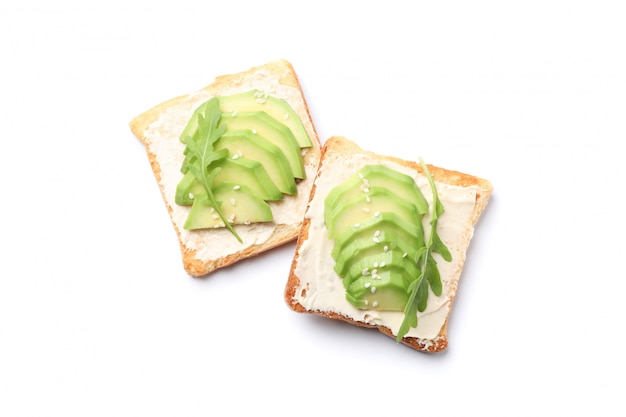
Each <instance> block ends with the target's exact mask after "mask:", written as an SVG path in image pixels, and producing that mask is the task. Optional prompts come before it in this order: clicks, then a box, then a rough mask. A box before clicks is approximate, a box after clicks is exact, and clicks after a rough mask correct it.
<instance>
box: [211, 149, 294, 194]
mask: <svg viewBox="0 0 626 417" xmlns="http://www.w3.org/2000/svg"><path fill="white" fill-rule="evenodd" d="M218 167H219V168H221V171H220V172H219V173H218V174H217V175H216V176H215V180H214V184H215V185H219V184H221V183H223V182H227V183H232V184H238V185H245V186H246V187H248V188H249V189H250V191H252V193H253V194H254V195H256V196H257V197H259V198H260V199H262V200H265V201H276V200H281V199H282V198H283V193H281V192H280V190H279V189H278V188H277V187H276V185H274V183H273V182H272V180H270V177H269V175H267V172H266V171H265V168H264V167H263V165H261V164H260V163H259V162H257V161H253V160H247V159H245V158H238V159H232V158H226V159H222V160H219V161H217V162H215V163H213V164H211V165H210V167H209V169H214V168H218Z"/></svg>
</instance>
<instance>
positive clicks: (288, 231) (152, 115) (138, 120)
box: [130, 59, 321, 277]
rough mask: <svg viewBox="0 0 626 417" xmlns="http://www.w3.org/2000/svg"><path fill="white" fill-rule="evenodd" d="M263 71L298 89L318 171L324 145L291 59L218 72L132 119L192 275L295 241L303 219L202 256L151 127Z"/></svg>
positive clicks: (309, 159) (311, 162)
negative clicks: (183, 220)
mask: <svg viewBox="0 0 626 417" xmlns="http://www.w3.org/2000/svg"><path fill="white" fill-rule="evenodd" d="M261 72H262V73H263V74H265V75H269V77H271V78H272V79H273V80H275V81H276V82H277V83H278V84H280V85H281V86H284V87H292V88H294V89H296V90H297V91H298V98H297V100H298V101H299V104H300V105H301V111H300V112H299V116H300V118H301V119H302V120H303V123H305V125H308V126H309V128H310V129H309V135H310V136H311V141H312V142H313V146H312V147H311V148H308V149H306V150H305V151H304V154H303V159H304V163H305V166H313V167H314V168H315V170H314V171H316V170H317V165H318V164H319V159H320V154H321V145H320V142H319V138H318V136H317V131H316V129H315V125H314V124H313V121H312V118H311V115H310V112H309V107H308V104H307V102H306V100H305V98H304V93H303V92H302V89H301V86H300V83H299V81H298V78H297V75H296V73H295V71H294V69H293V66H292V65H291V63H289V62H288V61H286V60H283V59H281V60H277V61H273V62H269V63H266V64H264V65H260V66H256V67H253V68H251V69H249V70H247V71H243V72H240V73H237V74H228V75H221V76H218V77H216V78H215V80H214V82H213V83H211V84H210V85H208V86H206V87H204V88H202V89H201V90H199V91H197V92H195V93H192V94H188V95H182V96H179V97H175V98H172V99H170V100H167V101H165V102H163V103H161V104H158V105H156V106H155V107H153V108H151V109H149V110H147V111H146V112H144V113H142V114H140V115H138V116H137V117H135V118H134V119H133V120H132V121H131V122H130V129H131V131H132V132H133V134H134V135H135V136H136V137H137V138H138V139H139V140H140V141H141V142H142V143H143V144H144V145H145V146H146V153H147V156H148V160H149V162H150V166H151V168H152V171H153V173H154V176H155V178H156V180H157V182H158V184H159V189H160V192H161V195H162V198H163V200H164V202H165V205H166V207H167V211H168V213H169V215H170V218H171V220H172V224H173V225H174V228H175V230H176V234H177V237H178V241H179V244H180V248H181V255H182V261H183V266H184V268H185V270H186V271H187V273H189V274H190V275H192V276H196V277H200V276H204V275H207V274H209V273H210V272H212V271H214V270H216V269H218V268H222V267H225V266H228V265H231V264H233V263H235V262H237V261H240V260H243V259H245V258H248V257H252V256H255V255H258V254H260V253H262V252H265V251H267V250H269V249H272V248H274V247H277V246H280V245H282V244H285V243H287V242H290V241H293V240H294V239H296V237H297V235H298V231H299V230H300V227H301V221H298V222H297V223H295V224H275V225H274V227H273V230H272V233H271V235H270V237H269V238H268V239H266V240H264V241H263V242H261V243H258V244H254V245H252V246H248V247H245V248H243V249H240V250H236V251H233V252H230V253H224V254H223V256H219V257H218V258H217V259H204V258H203V257H202V256H200V255H199V251H198V250H196V249H193V248H192V247H190V245H188V244H187V243H186V242H185V240H184V238H183V236H182V233H181V232H182V231H181V230H180V228H179V227H178V226H177V224H176V222H175V221H174V218H173V208H172V204H174V203H173V201H170V199H168V196H167V193H166V192H165V189H164V186H163V181H162V167H161V166H160V164H159V159H158V157H157V154H156V153H155V152H153V151H152V147H151V138H150V137H149V132H150V129H151V128H154V126H155V125H156V124H157V122H158V121H159V120H160V118H161V116H162V115H163V114H164V113H165V112H167V111H168V110H170V109H172V108H189V109H193V108H195V106H197V104H199V103H197V96H198V94H201V93H204V94H205V95H210V96H215V95H219V94H222V93H223V92H224V91H228V90H231V89H236V88H237V87H239V86H241V85H242V84H243V83H244V82H249V79H250V77H253V76H254V75H257V74H259V73H261ZM154 129H156V130H157V133H158V134H163V135H169V136H171V138H170V140H178V136H177V135H173V134H171V132H169V131H168V129H169V127H168V126H160V127H157V128H154ZM306 187H307V185H301V184H298V192H299V193H300V192H303V193H305V194H307V195H308V192H309V190H308V188H306ZM303 216H304V213H302V217H303Z"/></svg>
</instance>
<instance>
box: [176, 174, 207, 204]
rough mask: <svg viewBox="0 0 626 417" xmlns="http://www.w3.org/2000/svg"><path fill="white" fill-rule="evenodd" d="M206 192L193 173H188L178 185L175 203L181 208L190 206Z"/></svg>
mask: <svg viewBox="0 0 626 417" xmlns="http://www.w3.org/2000/svg"><path fill="white" fill-rule="evenodd" d="M204 192H205V191H204V187H203V186H202V184H200V183H199V182H198V180H196V177H195V176H194V175H193V174H192V173H191V172H187V173H186V174H185V175H184V176H183V179H182V180H180V181H179V182H178V185H176V195H175V199H174V201H175V202H176V204H179V205H181V206H188V205H191V204H193V200H194V198H195V196H196V195H198V194H202V193H204Z"/></svg>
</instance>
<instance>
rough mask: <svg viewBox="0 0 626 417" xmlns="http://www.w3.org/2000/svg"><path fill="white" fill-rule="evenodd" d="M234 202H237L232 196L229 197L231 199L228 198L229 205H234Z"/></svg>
mask: <svg viewBox="0 0 626 417" xmlns="http://www.w3.org/2000/svg"><path fill="white" fill-rule="evenodd" d="M236 204H237V201H236V200H235V199H234V198H231V199H230V205H231V206H234V205H236Z"/></svg>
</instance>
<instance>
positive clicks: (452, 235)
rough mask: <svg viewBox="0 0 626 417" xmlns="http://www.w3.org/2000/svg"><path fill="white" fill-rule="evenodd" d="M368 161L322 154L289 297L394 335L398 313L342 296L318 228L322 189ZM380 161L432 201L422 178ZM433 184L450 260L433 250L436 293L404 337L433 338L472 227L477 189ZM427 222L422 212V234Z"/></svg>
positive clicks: (324, 236) (452, 290)
mask: <svg viewBox="0 0 626 417" xmlns="http://www.w3.org/2000/svg"><path fill="white" fill-rule="evenodd" d="M374 163H380V161H378V160H375V159H374V158H373V157H371V156H368V155H364V154H361V155H353V156H350V157H347V158H346V157H344V156H343V155H332V156H331V155H328V154H327V155H326V158H325V161H324V164H323V168H322V172H321V174H320V176H319V177H318V179H317V180H316V182H315V187H316V192H315V196H314V198H313V199H312V201H311V204H310V205H309V208H308V210H307V213H306V217H307V218H308V219H310V228H309V237H308V239H307V240H306V241H305V242H303V243H302V245H301V246H300V248H299V252H298V255H299V260H298V264H297V267H296V269H295V271H294V272H295V275H296V276H297V277H298V278H299V279H300V285H299V287H298V288H297V289H296V292H295V295H294V300H295V301H297V302H298V303H299V304H301V305H302V306H303V307H304V308H306V309H307V310H309V311H320V312H335V313H340V314H342V315H344V316H346V317H349V318H351V319H353V320H355V321H359V322H363V323H367V324H370V325H374V326H384V327H387V328H389V329H390V330H391V331H392V332H393V334H394V335H395V334H397V332H398V329H399V327H400V324H401V323H402V319H403V313H402V312H397V311H375V310H361V309H357V308H356V307H354V306H352V305H351V304H350V303H349V302H348V301H347V300H346V298H345V295H346V292H345V289H344V286H343V283H342V281H341V278H340V277H339V276H338V275H337V274H336V273H335V271H334V270H333V266H334V264H335V261H334V260H333V258H332V257H331V250H332V246H333V241H332V240H330V239H329V238H328V231H327V229H326V227H325V226H324V198H325V197H326V195H327V194H328V192H329V191H330V190H331V189H332V188H333V187H335V186H336V185H337V184H340V183H342V182H343V181H345V180H346V179H348V178H349V177H350V176H352V175H354V173H355V172H357V171H358V170H360V169H361V168H362V167H363V166H364V165H366V164H374ZM383 164H384V165H387V166H388V167H390V168H392V169H395V170H397V171H400V172H403V173H405V174H407V175H410V176H412V177H413V179H414V180H415V181H416V184H417V185H418V186H419V188H420V190H421V191H422V193H423V194H424V197H425V198H426V199H427V200H428V202H429V204H432V192H431V190H430V186H429V184H428V180H427V179H426V177H425V176H423V175H419V174H417V173H416V172H414V171H412V170H411V169H407V168H406V167H403V166H402V165H399V164H395V163H391V162H383ZM436 186H437V193H438V195H439V199H440V200H441V202H442V203H443V205H444V207H445V213H444V214H443V215H442V216H441V217H440V218H439V227H438V232H439V235H440V237H441V239H442V241H443V242H444V243H445V245H446V246H447V247H448V249H449V250H450V253H451V254H452V261H451V262H446V261H444V260H443V259H442V258H441V256H439V254H435V260H436V261H437V266H438V268H439V272H440V274H441V281H442V285H443V291H442V295H441V296H439V297H436V296H435V295H434V294H433V293H432V292H430V294H429V298H428V306H427V308H426V310H425V311H424V312H422V313H418V326H417V328H414V329H411V330H410V331H409V333H408V334H407V335H406V336H407V337H416V338H420V339H434V338H436V337H437V335H438V334H439V332H440V330H441V328H442V326H443V324H444V322H445V320H446V317H447V316H448V312H449V311H450V302H451V297H453V296H454V294H455V292H456V283H457V281H458V278H459V276H460V274H461V270H462V267H463V263H464V261H465V251H466V249H467V246H468V244H469V241H470V239H471V238H472V235H473V231H474V229H473V225H472V221H471V218H472V214H473V211H474V207H475V204H476V195H477V192H478V187H475V186H471V187H458V186H452V185H448V184H443V183H439V182H436ZM429 221H430V217H429V216H425V218H424V226H425V228H424V230H425V232H426V233H429V232H428V231H429V230H430V225H429V223H428V222H429ZM427 236H428V235H427ZM429 291H430V290H429Z"/></svg>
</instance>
